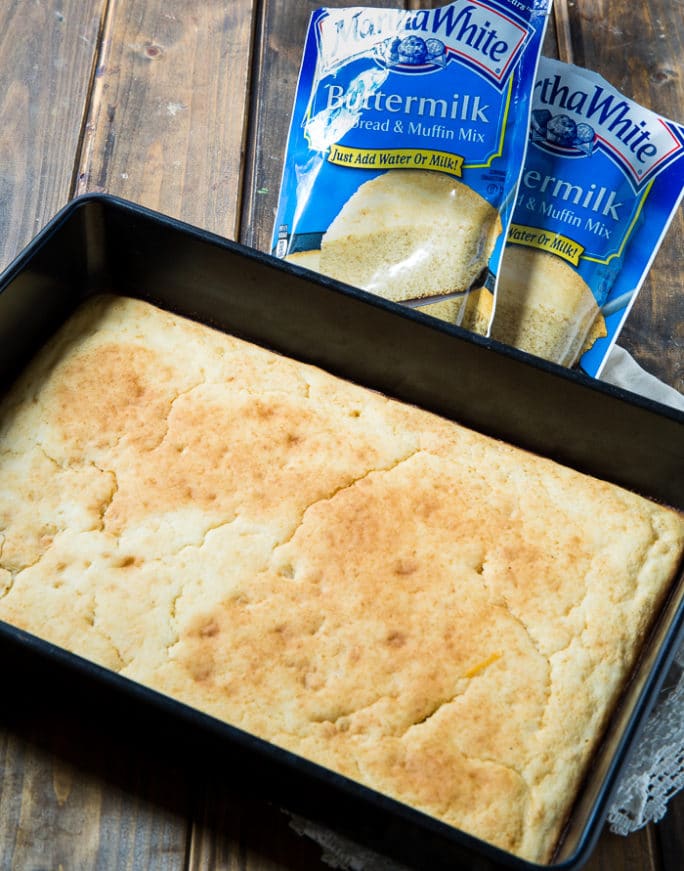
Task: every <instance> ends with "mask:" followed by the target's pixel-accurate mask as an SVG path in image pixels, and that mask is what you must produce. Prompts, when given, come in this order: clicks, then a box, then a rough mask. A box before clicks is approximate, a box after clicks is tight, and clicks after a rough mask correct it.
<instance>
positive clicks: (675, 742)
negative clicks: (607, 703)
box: [291, 345, 684, 871]
mask: <svg viewBox="0 0 684 871" xmlns="http://www.w3.org/2000/svg"><path fill="white" fill-rule="evenodd" d="M601 379H602V380H604V381H607V382H609V383H611V384H614V385H616V386H618V387H624V388H626V389H627V390H631V391H632V392H634V393H639V394H640V395H642V396H647V397H649V398H650V399H655V400H657V401H658V402H661V403H664V404H666V405H671V406H674V407H675V408H678V409H679V410H681V411H684V396H683V395H682V394H681V393H678V392H677V391H676V390H674V389H673V388H672V387H668V386H667V385H666V384H663V382H662V381H659V380H658V379H657V378H654V377H653V376H652V375H650V374H649V373H648V372H645V371H644V370H643V369H642V368H641V367H640V366H639V365H638V364H637V363H636V362H635V360H634V359H633V358H632V357H631V356H630V354H629V353H628V352H627V351H625V350H624V349H623V348H620V347H619V346H617V345H616V346H615V347H614V348H613V350H612V351H611V354H610V357H609V358H608V361H607V363H606V365H605V367H604V369H603V372H602V373H601ZM682 788H684V643H683V644H682V646H681V647H680V649H679V651H678V653H677V656H676V659H675V662H674V664H673V666H672V669H671V671H670V673H669V674H668V677H667V678H666V680H665V682H664V684H663V689H662V691H661V693H660V696H659V698H658V702H657V704H656V705H655V707H654V709H653V712H652V713H651V716H650V718H649V721H648V723H647V724H646V726H645V727H644V730H643V732H642V735H641V737H640V739H639V742H638V744H637V746H636V747H635V749H634V750H633V752H632V755H631V757H630V759H629V761H628V763H627V765H626V766H625V769H624V771H623V773H622V776H621V778H620V783H619V785H618V787H617V790H616V793H615V796H614V799H613V802H612V804H611V806H610V808H609V812H608V822H609V824H610V827H611V829H612V831H613V832H616V833H617V834H620V835H628V834H629V833H630V832H635V831H637V829H640V828H642V827H643V826H645V825H646V824H647V823H650V822H658V821H659V820H661V819H662V818H663V817H664V816H665V813H666V811H667V804H668V802H669V801H670V799H671V798H672V797H673V796H674V795H675V794H676V793H677V792H679V790H680V789H682ZM291 825H292V827H293V828H294V829H295V831H297V832H298V833H299V834H300V835H304V836H306V837H309V838H311V839H312V840H314V841H316V842H317V843H318V844H319V845H320V847H321V848H322V850H323V855H322V858H323V861H324V862H325V863H326V864H327V865H330V866H331V867H332V868H340V869H343V871H403V869H402V868H401V866H399V865H397V864H396V863H394V862H391V861H389V860H387V859H384V858H383V857H381V856H378V855H376V854H375V853H372V852H370V851H368V850H365V849H364V848H362V847H359V846H358V845H357V844H354V843H352V842H350V841H348V840H346V839H345V838H342V837H340V836H339V835H337V834H335V833H334V832H330V831H328V830H326V829H322V828H321V827H319V826H317V825H314V824H313V823H310V822H309V821H308V820H304V819H301V818H299V817H296V818H293V819H292V820H291Z"/></svg>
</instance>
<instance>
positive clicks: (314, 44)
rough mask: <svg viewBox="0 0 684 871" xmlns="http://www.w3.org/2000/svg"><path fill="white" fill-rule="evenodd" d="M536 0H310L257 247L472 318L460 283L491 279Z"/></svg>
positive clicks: (513, 161)
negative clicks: (381, 0)
mask: <svg viewBox="0 0 684 871" xmlns="http://www.w3.org/2000/svg"><path fill="white" fill-rule="evenodd" d="M549 6H550V3H549V2H546V0H478V2H477V3H470V2H463V0H456V2H452V3H448V4H446V5H444V6H442V7H439V8H436V9H422V10H400V9H375V8H365V7H351V8H344V9H328V8H322V9H319V10H317V11H316V12H314V13H313V15H312V16H311V19H310V22H309V27H308V31H307V36H306V41H305V45H304V51H303V56H302V63H301V68H300V73H299V79H298V83H297V89H296V95H295V101H294V107H293V111H292V117H291V124H290V130H289V135H288V140H287V146H286V151H285V158H284V166H283V175H282V180H281V187H280V195H279V201H278V208H277V213H276V220H275V226H274V231H273V238H272V251H273V253H274V254H276V255H277V256H278V257H281V258H285V259H286V260H288V261H290V262H292V263H295V264H298V265H299V266H303V267H305V268H308V269H313V270H314V271H317V272H319V273H322V274H325V275H328V276H331V277H333V278H336V279H338V280H340V281H343V282H345V283H346V284H349V285H352V286H354V287H356V288H360V289H362V290H365V291H369V292H371V293H373V294H376V295H377V296H380V297H383V298H384V299H387V300H390V301H392V302H395V303H400V304H403V305H409V306H412V307H414V308H418V309H420V310H422V311H423V312H424V313H425V314H429V315H432V316H434V317H438V318H440V319H442V320H447V321H449V322H451V323H454V324H458V325H462V326H467V325H469V324H471V323H473V322H475V321H476V322H477V323H478V324H479V323H481V322H482V319H483V315H482V309H479V308H478V309H477V313H476V314H474V312H475V309H474V306H473V305H472V304H469V302H468V296H469V293H470V291H471V290H472V289H473V288H482V287H484V286H486V287H487V288H488V289H489V290H490V291H491V292H495V289H496V281H497V276H498V273H499V264H500V260H501V255H502V252H503V247H504V241H505V238H506V230H507V228H508V226H509V224H510V221H511V218H512V210H513V205H514V201H515V192H516V189H517V185H518V182H519V176H520V171H521V168H522V163H523V158H524V153H525V148H526V142H527V125H528V120H529V115H530V98H531V92H532V86H533V84H534V80H535V71H536V68H537V64H538V61H539V55H540V50H541V48H540V47H541V43H542V39H543V36H544V32H545V28H546V23H547V18H548V12H549ZM485 327H486V328H487V329H488V328H489V322H488V321H487V323H486V324H485Z"/></svg>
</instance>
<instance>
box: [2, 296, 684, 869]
mask: <svg viewBox="0 0 684 871" xmlns="http://www.w3.org/2000/svg"><path fill="white" fill-rule="evenodd" d="M683 537H684V532H683V529H682V520H681V518H680V517H679V516H678V515H677V514H675V513H674V512H672V511H669V510H666V509H663V508H661V507H659V506H657V505H655V504H653V503H650V502H647V501H646V500H643V499H640V498H639V497H637V496H635V495H633V494H631V493H627V492H626V491H623V490H620V489H618V488H616V487H613V486H611V485H608V484H604V483H601V482H599V481H596V480H594V479H591V478H588V477H586V476H582V475H579V474H578V473H576V472H573V471H571V470H568V469H565V468H563V467H560V466H558V465H556V464H554V463H552V462H550V461H547V460H543V459H541V458H539V457H533V456H531V455H529V454H526V453H524V452H522V451H520V450H517V449H515V448H513V447H510V446H508V445H505V444H502V443H499V442H495V441H493V440H490V439H486V438H484V437H482V436H479V435H477V434H475V433H473V432H470V431H468V430H466V429H463V428H462V427H459V426H458V425H455V424H452V423H451V422H448V421H445V420H442V419H440V418H438V417H436V416H434V415H431V414H428V413H426V412H423V411H420V410H419V409H416V408H412V407H409V406H405V405H402V404H400V403H398V402H395V401H393V400H389V399H387V398H386V397H383V396H381V395H379V394H377V393H374V392H372V391H368V390H364V389H361V388H358V387H355V386H353V385H351V384H348V383H346V382H343V381H340V380H338V379H336V378H333V377H332V376H330V375H327V374H326V373H323V372H321V371H320V370H318V369H315V368H313V367H309V366H305V365H303V364H300V363H297V362H295V361H292V360H287V359H285V358H282V357H279V356H277V355H275V354H271V353H269V352H267V351H265V350H263V349H260V348H257V347H255V346H253V345H250V344H247V343H245V342H241V341H240V340H237V339H235V338H232V337H229V336H225V335H223V334H221V333H217V332H214V331H211V330H208V329H207V328H205V327H202V326H200V325H197V324H193V323H191V322H188V321H184V320H182V319H180V318H176V317H174V316H172V315H170V314H167V313H164V312H160V311H158V310H155V309H152V308H151V307H150V306H147V305H145V304H144V303H140V302H135V301H132V300H124V299H118V300H114V299H112V298H100V299H99V300H96V301H92V302H91V303H89V304H88V305H86V306H85V307H84V308H83V309H82V310H81V311H80V312H79V313H78V314H77V315H76V317H75V318H74V319H73V321H72V322H71V324H70V325H68V326H67V327H66V329H65V330H63V331H62V332H61V333H60V334H59V335H58V336H57V337H56V338H55V340H54V341H53V342H52V343H50V345H49V346H48V347H47V348H46V349H45V352H44V353H43V354H41V355H40V357H39V358H38V359H37V360H36V361H35V362H34V365H33V366H32V367H31V369H30V370H29V372H27V374H26V376H25V377H24V378H22V379H21V380H20V382H19V383H18V384H17V385H16V387H15V389H14V390H13V391H12V393H11V395H10V396H9V397H8V399H7V400H6V401H5V403H4V406H3V409H2V416H1V418H0V619H3V620H6V621H8V622H10V623H13V624H15V625H17V626H21V627H22V628H26V629H28V630H30V631H32V632H34V633H35V634H37V635H41V636H43V637H45V638H47V639H48V640H50V641H53V642H54V643H57V644H60V645H62V646H64V647H66V648H69V649H71V650H74V651H75V652H77V653H80V654H82V655H84V656H87V657H89V658H91V659H93V660H95V661H97V662H100V663H102V664H103V665H105V666H107V667H109V668H112V669H114V670H116V671H118V672H120V673H121V674H124V675H126V676H128V677H130V678H132V679H134V680H138V681H141V682H143V683H145V684H148V685H150V686H152V687H155V688H157V689H159V690H161V691H162V692H165V693H167V694H169V695H172V696H175V697H178V698H180V699H182V700H184V701H186V702H188V703H189V704H192V705H195V706H197V707H198V708H201V709H202V710H205V711H208V712H209V713H212V714H214V715H216V716H218V717H221V718H223V719H226V720H228V721H229V722H232V723H234V724H235V725H237V726H240V727H242V728H245V729H247V730H248V731H251V732H253V733H255V734H258V735H261V736H263V737H266V738H268V739H270V740H272V741H274V742H275V743H278V744H280V745H281V746H284V747H286V748H288V749H291V750H293V751H294V752H296V753H299V754H301V755H304V756H307V757H308V758H311V759H313V760H315V761H318V762H320V763H321V764H323V765H326V766H328V767H331V768H333V769H335V770H338V771H340V772H342V773H343V774H347V775H348V776H350V777H352V778H356V779H360V780H361V781H362V782H364V783H366V784H368V785H370V786H372V787H374V788H376V789H379V790H381V791H383V792H385V793H388V794H390V795H393V796H394V797H397V798H399V799H401V800H403V801H406V802H408V803H410V804H413V805H415V806H417V807H419V808H420V809H422V810H424V811H426V812H427V813H430V814H433V815H436V816H439V817H440V818H442V819H444V820H446V821H447V822H450V823H453V824H454V825H456V826H458V827H459V828H462V829H464V830H466V831H469V832H471V833H473V834H476V835H478V836H479V837H482V838H484V839H485V840H489V841H491V842H493V843H496V844H498V845H499V846H501V847H503V848H505V849H508V850H511V851H512V852H515V853H518V854H519V855H522V856H525V857H527V858H531V859H535V860H537V861H545V860H547V859H548V858H549V856H550V853H551V851H552V850H553V847H554V845H555V843H556V840H557V838H558V834H559V831H560V828H561V827H562V825H563V823H564V821H565V818H566V816H567V813H568V809H569V805H570V801H571V797H572V796H573V795H574V793H575V791H576V789H577V787H578V784H579V781H580V779H581V777H582V774H583V771H584V769H585V767H586V763H587V760H588V758H589V757H590V754H591V751H592V748H593V746H594V743H595V741H596V739H597V736H599V735H600V733H601V730H602V728H603V726H604V723H605V719H606V716H607V715H608V713H609V712H610V710H611V708H612V706H613V704H614V701H615V699H616V696H617V693H618V692H619V690H620V687H621V685H622V682H623V679H624V676H625V675H626V674H627V673H628V672H629V670H630V665H631V662H632V661H633V659H634V656H635V654H636V653H637V652H638V649H639V641H640V639H641V638H642V636H643V634H644V633H645V631H646V629H647V626H648V623H649V620H650V615H651V614H652V613H653V610H654V608H655V607H656V606H657V604H658V602H659V601H660V599H661V597H662V595H663V594H664V591H665V590H666V588H667V586H668V581H669V578H670V577H671V576H672V574H673V572H674V570H675V566H676V564H677V560H678V554H679V553H681V549H682V546H683Z"/></svg>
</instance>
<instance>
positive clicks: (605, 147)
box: [492, 57, 684, 377]
mask: <svg viewBox="0 0 684 871" xmlns="http://www.w3.org/2000/svg"><path fill="white" fill-rule="evenodd" d="M683 191H684V127H683V126H682V125H680V124H677V123H675V122H673V121H669V120H667V119H666V118H663V117H661V116H660V115H658V114H656V113H655V112H651V111H650V110H648V109H646V108H644V107H643V106H640V105H638V104H637V103H635V102H634V101H633V100H630V99H629V98H627V97H626V96H624V95H623V94H622V93H620V92H619V91H618V90H616V89H615V88H614V87H613V86H612V85H610V84H609V83H608V82H607V81H606V80H605V79H603V78H602V77H601V76H599V75H598V74H596V73H594V72H591V71H589V70H586V69H582V68H580V67H577V66H574V65H571V64H565V63H562V62H560V61H557V60H553V59H550V58H546V57H543V58H542V59H541V61H540V64H539V70H538V75H537V81H536V83H535V88H534V98H533V105H532V113H531V119H530V128H529V147H528V149H527V155H526V159H525V166H524V170H523V173H522V177H521V182H520V188H519V193H518V198H517V202H516V207H515V212H514V216H513V222H512V224H511V227H510V230H509V238H508V242H509V244H508V245H507V248H506V254H505V258H504V270H503V274H504V278H503V280H502V281H501V282H500V285H499V295H498V298H497V301H496V305H497V310H496V314H495V317H494V322H493V326H492V335H493V336H494V337H495V338H501V339H502V340H504V341H505V340H507V339H508V338H510V331H509V332H507V327H508V328H509V330H510V324H508V325H506V324H504V323H503V318H504V317H509V316H510V315H511V312H512V311H513V308H512V306H513V305H514V303H515V299H513V300H511V299H509V298H508V295H509V294H510V295H511V296H512V297H515V294H516V293H521V294H522V293H528V294H532V293H534V291H533V290H530V288H532V287H533V285H534V283H535V282H534V276H533V275H532V274H531V273H532V272H533V271H534V270H533V268H532V267H531V266H530V263H531V260H530V258H529V256H528V257H527V259H526V261H525V262H526V264H527V269H528V275H526V276H517V278H518V279H519V281H518V282H516V281H515V276H512V279H511V282H510V286H509V281H508V270H507V268H506V265H507V263H508V258H509V257H511V258H513V257H514V256H516V257H518V256H519V255H520V253H521V252H520V248H521V246H522V247H523V248H527V249H528V250H529V249H533V250H534V251H538V252H540V261H539V262H540V264H541V265H540V267H539V273H540V279H541V277H542V275H544V276H546V278H547V286H546V288H544V287H543V286H541V287H540V289H539V294H540V295H541V294H542V293H543V294H545V295H546V296H547V298H548V299H549V300H550V298H551V296H552V294H553V292H554V288H556V287H557V286H558V284H559V283H560V281H561V279H560V278H559V275H560V273H559V271H558V270H559V269H561V268H562V269H565V270H566V271H567V273H568V275H569V276H570V277H572V275H576V276H578V277H579V280H580V282H581V283H582V284H583V285H584V286H585V287H586V288H588V289H589V290H590V291H591V294H592V295H593V299H594V300H595V309H596V312H597V315H596V318H595V319H594V321H593V323H590V324H587V323H586V322H584V321H581V319H579V318H578V320H577V323H576V324H575V325H574V326H575V328H576V330H577V336H576V337H575V338H576V339H577V341H578V342H579V345H578V354H579V353H581V350H582V348H586V347H587V345H588V344H591V341H592V339H593V340H594V341H593V346H592V347H591V348H590V349H589V350H586V351H585V352H584V353H581V357H580V359H579V366H580V368H581V369H583V370H584V371H585V372H586V373H588V374H589V375H592V376H597V377H598V376H599V375H600V374H601V371H602V369H603V366H604V364H605V362H606V359H607V357H608V354H609V352H610V350H611V348H612V346H613V344H614V342H615V340H616V338H617V336H618V334H619V332H620V329H621V328H622V325H623V324H624V321H625V319H626V317H627V314H628V313H629V310H630V308H631V306H632V305H633V303H634V300H635V299H636V296H637V294H638V292H639V290H640V288H641V286H642V283H643V280H644V277H645V275H646V274H647V272H648V269H649V267H650V265H651V263H652V261H653V258H654V257H655V255H656V252H657V250H658V248H659V246H660V244H661V241H662V239H663V237H664V235H665V233H666V231H667V228H668V226H669V224H670V222H671V220H672V218H673V216H674V214H675V212H676V210H677V207H678V205H679V203H680V202H681V198H682V192H683ZM532 256H534V255H532ZM543 257H546V258H547V259H546V260H545V261H544V262H543V263H542V261H541V258H543ZM549 257H551V258H553V259H554V260H555V262H556V267H554V269H553V287H552V285H551V284H550V283H549V276H550V271H548V270H547V267H548V266H549V265H550V260H549ZM539 304H540V299H539V298H538V299H537V300H536V301H535V303H534V305H539ZM550 304H551V303H550ZM554 305H555V303H554ZM517 312H518V315H519V316H521V317H522V318H523V319H525V318H527V319H531V318H532V317H533V316H534V312H533V311H532V304H531V303H530V306H529V307H528V308H527V310H526V311H523V310H522V308H520V307H519V308H518V309H517ZM521 312H522V315H521ZM547 314H548V311H547ZM566 314H567V311H566ZM580 321H581V322H580ZM518 326H519V327H520V326H524V325H520V324H519V325H518ZM597 337H598V338H597ZM530 341H534V340H533V339H531V340H530ZM510 343H511V344H517V345H518V347H523V349H524V350H532V352H533V353H534V352H535V349H534V348H530V347H525V342H524V341H522V342H520V343H519V342H515V341H510ZM540 355H541V356H544V355H543V354H540ZM556 362H560V361H558V360H557V361H556ZM563 362H565V361H563ZM573 362H576V360H575V361H573ZM565 364H566V365H567V363H565Z"/></svg>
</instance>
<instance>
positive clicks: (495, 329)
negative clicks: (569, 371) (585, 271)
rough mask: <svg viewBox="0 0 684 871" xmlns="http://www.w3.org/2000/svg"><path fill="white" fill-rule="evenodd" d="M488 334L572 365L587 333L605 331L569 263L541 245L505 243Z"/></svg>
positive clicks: (593, 303) (583, 284) (593, 334)
mask: <svg viewBox="0 0 684 871" xmlns="http://www.w3.org/2000/svg"><path fill="white" fill-rule="evenodd" d="M491 334H492V336H493V337H494V338H495V339H498V340H499V341H500V342H505V343H506V344H508V345H513V346H514V347H516V348H520V349H521V350H522V351H527V352H528V353H530V354H536V355H537V356H538V357H543V358H544V359H545V360H551V361H552V362H554V363H559V364H560V365H561V366H573V365H574V364H575V363H576V362H577V359H578V357H579V355H580V354H581V353H583V351H584V350H585V346H586V345H587V343H588V344H589V346H591V345H592V344H593V341H591V338H593V340H595V339H596V338H598V337H599V336H601V335H605V321H604V320H603V317H602V316H601V314H600V312H599V308H598V305H597V303H596V299H595V297H594V294H593V293H592V292H591V288H590V287H589V285H588V284H587V283H586V282H585V281H584V279H583V278H582V277H581V276H580V275H579V273H578V272H577V271H576V270H575V269H573V267H572V266H570V264H568V263H566V262H565V261H564V260H562V259H561V258H560V257H558V256H557V255H555V254H549V253H547V252H546V251H538V250H537V249H535V248H525V247H522V246H520V245H507V246H506V250H505V253H504V257H503V261H502V264H501V276H500V278H499V285H498V291H497V297H496V310H495V313H494V320H493V322H492V329H491ZM590 337H591V338H590Z"/></svg>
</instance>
